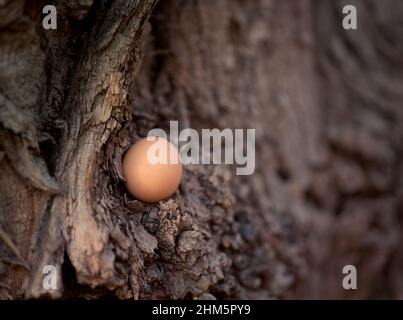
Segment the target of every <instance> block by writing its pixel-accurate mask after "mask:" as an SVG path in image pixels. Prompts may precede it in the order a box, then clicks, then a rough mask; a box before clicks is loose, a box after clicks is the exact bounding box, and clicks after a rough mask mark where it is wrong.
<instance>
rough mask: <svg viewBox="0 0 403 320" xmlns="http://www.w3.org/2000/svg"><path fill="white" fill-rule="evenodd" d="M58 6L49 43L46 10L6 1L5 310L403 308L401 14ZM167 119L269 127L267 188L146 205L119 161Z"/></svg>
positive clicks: (2, 61) (196, 187)
mask: <svg viewBox="0 0 403 320" xmlns="http://www.w3.org/2000/svg"><path fill="white" fill-rule="evenodd" d="M46 4H48V3H46ZM54 4H55V6H56V8H57V10H58V28H57V30H44V29H43V28H42V18H43V15H42V13H41V12H42V8H43V6H44V5H45V3H43V2H42V1H23V0H14V1H11V0H10V1H8V0H5V1H2V2H0V297H1V298H11V299H13V298H29V297H34V298H39V297H51V298H71V297H86V298H99V297H105V296H116V297H119V298H130V299H138V298H141V299H155V298H172V299H182V298H193V299H195V298H213V297H216V298H259V299H262V298H375V297H376V298H385V297H386V298H402V297H403V277H402V275H401V272H400V271H399V269H400V266H401V265H402V264H403V249H402V247H403V246H402V245H401V244H402V227H403V223H402V222H403V220H402V199H403V170H402V163H403V162H402V152H403V150H402V141H403V126H402V124H403V109H402V108H401V101H402V98H403V90H402V89H403V72H402V71H403V46H402V44H401V42H400V41H399V40H400V38H401V36H402V33H403V10H402V9H403V5H402V4H399V3H398V2H396V1H392V0H386V1H376V0H367V1H364V0H361V1H358V0H354V1H353V0H351V1H344V0H325V1H323V0H320V1H319V0H301V1H293V0H286V1H279V0H277V1H275V0H253V1H241V0H217V1H216V0H191V1H190V0H186V1H181V0H166V1H160V2H159V3H157V0H142V1H135V0H133V1H123V0H116V1H110V0H100V1H91V0H87V1H78V0H59V1H55V3H54ZM346 4H354V5H356V6H357V9H358V13H359V16H358V17H359V20H358V30H354V31H345V30H344V29H343V28H342V18H343V16H342V8H343V6H344V5H346ZM169 120H178V121H179V125H180V126H181V128H188V127H190V128H195V129H198V130H200V129H202V128H208V129H210V128H219V129H224V128H231V129H233V128H255V129H256V171H255V173H254V174H253V175H252V176H243V177H241V176H237V175H236V174H235V170H234V168H233V167H231V166H225V165H220V166H218V165H189V166H186V167H185V171H184V177H183V180H182V183H181V186H180V189H179V190H178V191H177V192H176V193H175V195H174V196H173V197H172V198H171V199H169V200H166V201H161V202H160V203H158V204H145V203H142V202H140V201H137V200H135V199H134V198H133V197H132V196H130V194H129V193H128V192H127V190H126V188H125V184H124V178H123V174H122V167H121V163H122V156H123V155H124V154H125V151H126V150H127V149H128V147H129V146H130V145H131V144H132V143H134V142H135V141H137V140H138V139H139V138H140V137H144V136H145V135H146V134H147V132H148V131H149V130H150V129H152V128H163V129H168V126H169ZM347 264H352V265H355V266H356V267H357V270H358V290H352V291H346V290H344V289H343V287H342V278H343V274H342V268H343V266H344V265H347ZM45 265H54V266H55V267H56V268H57V270H58V288H57V290H46V289H44V288H43V286H42V280H43V277H44V274H43V272H42V271H43V267H44V266H45Z"/></svg>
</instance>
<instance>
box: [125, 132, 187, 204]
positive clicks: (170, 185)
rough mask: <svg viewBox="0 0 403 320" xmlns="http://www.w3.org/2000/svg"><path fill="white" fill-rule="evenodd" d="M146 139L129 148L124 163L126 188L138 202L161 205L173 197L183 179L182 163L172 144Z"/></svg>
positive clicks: (156, 138) (157, 139) (155, 139)
mask: <svg viewBox="0 0 403 320" xmlns="http://www.w3.org/2000/svg"><path fill="white" fill-rule="evenodd" d="M152 139H153V140H154V141H151V140H150V138H144V139H141V140H140V141H138V142H136V143H135V144H134V145H133V146H131V147H130V149H129V151H128V152H127V153H126V156H125V158H124V159H123V174H124V177H125V179H126V187H127V189H128V190H129V192H130V193H131V194H132V195H133V196H134V197H135V198H137V199H138V200H141V201H143V202H149V203H152V202H158V201H160V200H164V199H166V198H168V197H169V196H170V195H172V194H173V193H174V192H175V191H176V189H177V188H178V186H179V184H180V181H181V178H182V163H181V161H180V157H179V153H178V150H177V149H176V147H175V146H174V145H173V144H172V143H170V142H169V141H167V140H165V139H163V138H159V137H152Z"/></svg>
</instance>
